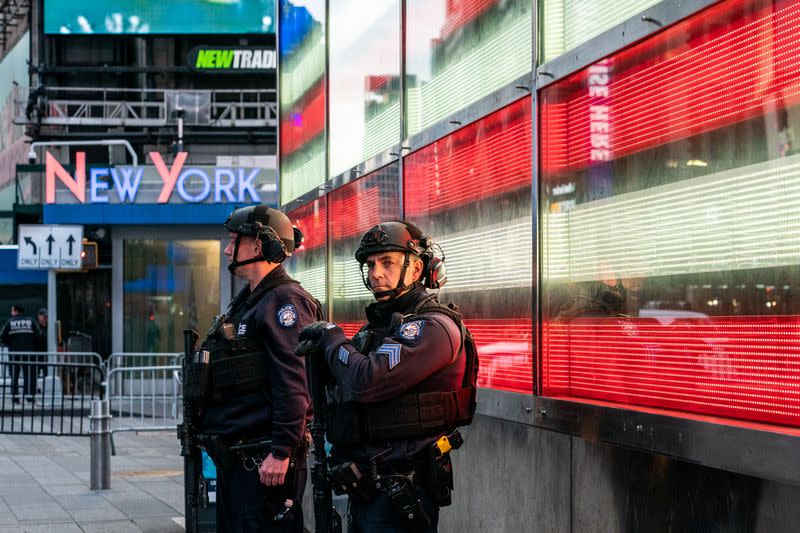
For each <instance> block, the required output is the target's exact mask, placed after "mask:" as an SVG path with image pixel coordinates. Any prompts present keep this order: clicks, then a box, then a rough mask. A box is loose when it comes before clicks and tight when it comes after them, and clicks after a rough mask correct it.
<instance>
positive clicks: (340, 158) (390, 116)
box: [329, 0, 400, 176]
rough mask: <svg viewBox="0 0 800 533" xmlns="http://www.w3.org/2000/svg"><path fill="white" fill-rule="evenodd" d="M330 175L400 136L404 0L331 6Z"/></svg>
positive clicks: (343, 1)
mask: <svg viewBox="0 0 800 533" xmlns="http://www.w3.org/2000/svg"><path fill="white" fill-rule="evenodd" d="M329 68H330V110H329V115H330V175H331V176H336V175H338V174H341V173H342V172H344V171H346V170H347V169H349V168H351V167H353V166H355V165H357V164H359V163H361V162H362V161H365V160H367V159H369V158H370V157H372V156H374V155H376V154H378V153H380V152H382V151H383V150H385V149H387V148H389V147H390V146H392V145H394V144H397V143H399V142H400V1H399V0H384V1H381V2H375V1H373V0H340V1H337V3H336V9H332V10H331V12H330V62H329Z"/></svg>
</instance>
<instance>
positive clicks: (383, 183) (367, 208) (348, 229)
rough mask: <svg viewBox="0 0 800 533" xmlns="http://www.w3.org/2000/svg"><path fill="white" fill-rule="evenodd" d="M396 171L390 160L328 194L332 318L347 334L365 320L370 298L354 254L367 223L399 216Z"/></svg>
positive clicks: (396, 165) (368, 225) (354, 330)
mask: <svg viewBox="0 0 800 533" xmlns="http://www.w3.org/2000/svg"><path fill="white" fill-rule="evenodd" d="M399 172H400V165H399V163H393V164H391V165H389V166H386V167H384V168H382V169H380V170H377V171H375V172H373V173H371V174H368V175H367V176H365V177H363V178H361V179H359V180H356V181H354V182H352V183H348V184H347V185H345V186H344V187H340V188H339V189H336V190H335V191H333V192H331V193H330V194H329V195H328V208H329V209H330V217H329V220H328V231H329V232H330V238H331V255H332V256H333V271H332V272H331V286H332V294H333V296H332V297H333V320H335V321H336V322H337V323H338V324H339V325H340V326H342V329H344V331H345V333H346V334H347V335H348V336H351V335H353V334H354V333H355V332H356V331H358V328H359V327H361V324H363V323H364V322H365V321H366V318H365V317H364V307H366V306H367V305H368V304H370V303H372V302H373V301H374V299H373V298H372V293H371V292H369V290H368V289H367V288H366V287H364V284H363V283H362V281H361V274H360V272H359V270H358V262H357V261H356V259H355V255H354V254H355V253H356V248H358V244H359V242H360V241H361V236H362V235H363V234H364V233H366V231H367V230H368V229H369V228H370V227H372V226H374V225H375V224H377V223H379V222H381V221H383V220H397V219H398V218H400V176H399Z"/></svg>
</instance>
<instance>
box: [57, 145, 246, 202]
mask: <svg viewBox="0 0 800 533" xmlns="http://www.w3.org/2000/svg"><path fill="white" fill-rule="evenodd" d="M148 155H149V157H150V159H151V160H152V161H153V166H154V167H155V169H156V171H157V172H158V176H159V177H160V178H161V182H162V184H161V192H160V193H159V195H158V199H157V203H160V204H165V203H168V202H169V200H170V197H171V196H172V193H173V191H175V190H176V189H177V192H178V195H179V196H180V197H181V198H182V199H183V200H184V201H185V202H188V203H201V202H205V201H206V200H208V199H209V197H210V196H211V194H212V191H213V195H214V198H213V202H214V203H227V202H231V203H233V202H238V203H243V202H257V203H260V202H261V198H260V197H259V195H258V192H257V191H256V189H255V186H254V183H253V181H254V180H255V179H256V177H257V176H258V173H259V172H260V170H261V169H259V168H252V169H245V168H222V167H215V168H209V167H205V168H200V167H185V168H184V163H185V162H186V157H187V156H188V153H187V152H180V153H179V154H178V155H177V156H176V157H175V161H173V163H172V165H171V166H169V167H168V166H167V164H166V163H164V159H163V158H162V157H161V154H159V153H158V152H150V153H149V154H148ZM144 171H145V168H144V167H141V166H139V167H131V166H128V167H117V168H92V169H90V170H89V188H88V194H89V198H88V202H87V198H86V195H87V187H86V153H85V152H78V153H77V154H76V155H75V175H74V176H71V175H70V174H69V172H67V171H66V169H64V167H63V166H61V164H60V163H59V162H58V161H57V160H56V158H55V157H53V156H52V155H51V154H50V152H47V159H46V164H45V176H46V180H45V181H46V184H45V189H46V191H45V202H46V203H48V204H54V203H55V202H56V178H58V179H59V180H60V181H61V182H62V183H63V184H64V185H65V186H66V188H67V189H69V191H70V192H71V193H72V195H73V196H74V197H75V198H77V199H78V201H79V202H80V203H82V204H85V203H92V204H104V203H109V201H110V200H111V198H110V195H111V194H112V192H111V191H110V190H109V188H110V186H111V184H112V183H113V191H114V193H113V194H115V195H116V197H117V198H116V199H114V201H116V200H117V199H118V200H119V203H133V202H135V201H136V195H137V194H138V193H139V187H140V185H141V183H142V175H143V174H144ZM109 178H110V179H109ZM190 180H191V182H192V183H193V184H194V185H193V186H192V187H190V186H189V183H190ZM198 184H199V190H197V189H198Z"/></svg>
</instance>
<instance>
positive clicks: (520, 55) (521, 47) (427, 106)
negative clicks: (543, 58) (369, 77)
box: [408, 13, 532, 135]
mask: <svg viewBox="0 0 800 533" xmlns="http://www.w3.org/2000/svg"><path fill="white" fill-rule="evenodd" d="M526 15H527V16H524V17H522V18H520V19H518V20H517V21H515V22H514V23H513V24H512V25H511V26H509V27H508V29H506V30H505V31H503V32H501V33H499V34H498V35H496V36H494V37H493V38H492V39H491V40H488V41H486V42H485V43H483V44H481V45H480V46H478V47H477V48H476V49H475V50H473V51H472V52H471V53H470V54H468V55H467V56H466V57H465V58H463V59H461V60H460V61H458V62H457V63H455V64H454V65H451V66H450V67H448V68H447V69H446V70H445V71H444V72H442V73H441V74H439V75H437V76H436V77H434V78H433V79H432V80H431V81H430V82H427V83H425V84H423V85H422V88H421V90H420V93H421V94H420V96H419V99H418V100H417V99H413V100H412V99H411V98H409V100H408V116H409V117H414V118H409V134H412V135H413V134H414V133H417V132H418V131H420V130H421V129H422V128H425V127H427V126H430V125H431V124H433V123H434V122H436V121H438V120H440V119H442V118H444V117H446V116H447V115H449V114H451V113H453V112H454V111H457V110H458V109H461V108H462V107H464V106H465V105H467V104H469V103H470V102H474V101H475V100H478V99H479V98H481V97H482V96H485V95H487V94H489V93H490V92H492V91H493V90H495V89H497V88H498V87H501V86H503V85H504V84H505V83H507V82H509V81H511V80H514V79H516V78H517V77H519V76H522V75H523V74H526V73H527V72H530V70H531V56H530V50H531V46H532V44H531V17H530V13H527V14H526ZM498 58H500V59H498ZM417 116H419V117H421V118H416V117H417ZM412 126H413V127H416V128H418V129H412Z"/></svg>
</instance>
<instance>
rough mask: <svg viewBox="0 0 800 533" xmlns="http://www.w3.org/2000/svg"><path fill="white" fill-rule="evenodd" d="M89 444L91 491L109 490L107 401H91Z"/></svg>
mask: <svg viewBox="0 0 800 533" xmlns="http://www.w3.org/2000/svg"><path fill="white" fill-rule="evenodd" d="M89 428H90V438H91V444H90V449H89V456H90V457H89V460H90V462H91V465H90V468H91V482H90V486H89V488H91V489H92V490H105V489H110V488H111V414H110V412H109V408H108V400H92V414H91V415H90V416H89Z"/></svg>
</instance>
